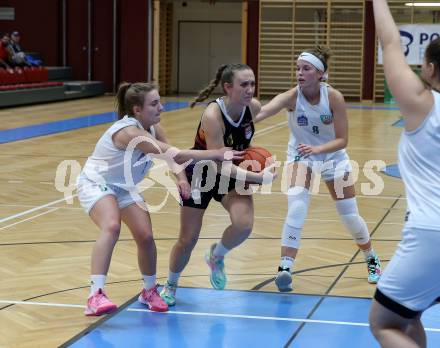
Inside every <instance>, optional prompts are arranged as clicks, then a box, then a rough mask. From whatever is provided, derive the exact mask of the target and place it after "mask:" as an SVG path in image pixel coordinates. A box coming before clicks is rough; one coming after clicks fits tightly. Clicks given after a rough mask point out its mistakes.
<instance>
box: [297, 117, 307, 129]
mask: <svg viewBox="0 0 440 348" xmlns="http://www.w3.org/2000/svg"><path fill="white" fill-rule="evenodd" d="M296 123H298V126H300V127H307V126H308V125H309V119H308V118H307V117H306V116H305V115H300V116H298V117H297V119H296Z"/></svg>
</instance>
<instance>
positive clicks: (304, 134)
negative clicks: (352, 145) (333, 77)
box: [288, 82, 346, 161]
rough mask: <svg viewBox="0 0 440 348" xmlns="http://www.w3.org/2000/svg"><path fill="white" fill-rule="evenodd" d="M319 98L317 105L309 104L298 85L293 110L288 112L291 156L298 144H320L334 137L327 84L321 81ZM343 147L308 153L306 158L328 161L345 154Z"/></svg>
mask: <svg viewBox="0 0 440 348" xmlns="http://www.w3.org/2000/svg"><path fill="white" fill-rule="evenodd" d="M319 93H320V98H319V103H318V104H317V105H311V104H310V103H309V102H308V101H307V99H306V97H305V96H304V95H303V94H302V92H301V88H300V87H299V86H298V95H297V98H296V107H295V110H294V111H293V112H292V111H289V112H288V123H289V128H290V139H289V145H288V152H289V154H290V156H292V155H293V157H294V156H295V155H296V154H297V153H298V152H297V150H296V148H297V146H298V145H299V144H309V145H312V146H317V145H321V144H324V143H327V142H329V141H331V140H334V139H335V128H334V125H333V114H332V111H331V109H330V102H329V100H328V85H327V84H326V83H323V82H321V84H320V89H319ZM345 153H346V152H345V149H341V150H338V151H335V152H331V153H320V154H317V155H310V156H309V157H308V160H312V161H328V160H332V159H333V158H336V157H338V156H340V155H345Z"/></svg>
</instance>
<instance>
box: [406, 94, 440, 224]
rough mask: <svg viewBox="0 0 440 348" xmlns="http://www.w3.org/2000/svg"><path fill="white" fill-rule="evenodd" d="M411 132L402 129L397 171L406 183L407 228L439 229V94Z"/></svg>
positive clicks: (435, 95)
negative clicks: (419, 123) (423, 117)
mask: <svg viewBox="0 0 440 348" xmlns="http://www.w3.org/2000/svg"><path fill="white" fill-rule="evenodd" d="M432 94H433V96H434V105H433V107H432V110H431V111H430V112H429V114H428V115H427V116H426V118H425V120H424V121H423V123H422V124H421V125H420V126H419V127H418V128H417V129H416V130H414V131H411V132H407V131H403V132H402V135H401V137H400V142H399V153H398V155H399V170H400V173H401V174H402V178H403V182H404V183H405V190H406V197H407V205H408V213H407V214H408V215H407V219H406V221H407V223H406V225H407V226H408V227H415V228H423V229H430V230H438V231H440V94H439V93H438V92H435V91H433V92H432Z"/></svg>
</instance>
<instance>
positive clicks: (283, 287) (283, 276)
mask: <svg viewBox="0 0 440 348" xmlns="http://www.w3.org/2000/svg"><path fill="white" fill-rule="evenodd" d="M275 284H276V286H277V288H278V291H280V292H289V291H292V290H293V288H292V274H291V273H290V270H289V269H288V268H281V267H278V274H277V276H276V278H275Z"/></svg>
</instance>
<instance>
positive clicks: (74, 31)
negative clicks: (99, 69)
mask: <svg viewBox="0 0 440 348" xmlns="http://www.w3.org/2000/svg"><path fill="white" fill-rule="evenodd" d="M88 2H89V0H68V1H66V13H67V18H66V20H67V25H66V29H67V33H66V39H67V65H68V66H70V67H71V68H72V75H73V76H72V78H73V79H74V80H88V74H89V71H88V70H89V69H88V65H89V39H88V32H89V31H88V27H89V26H88V11H89V10H88Z"/></svg>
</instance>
